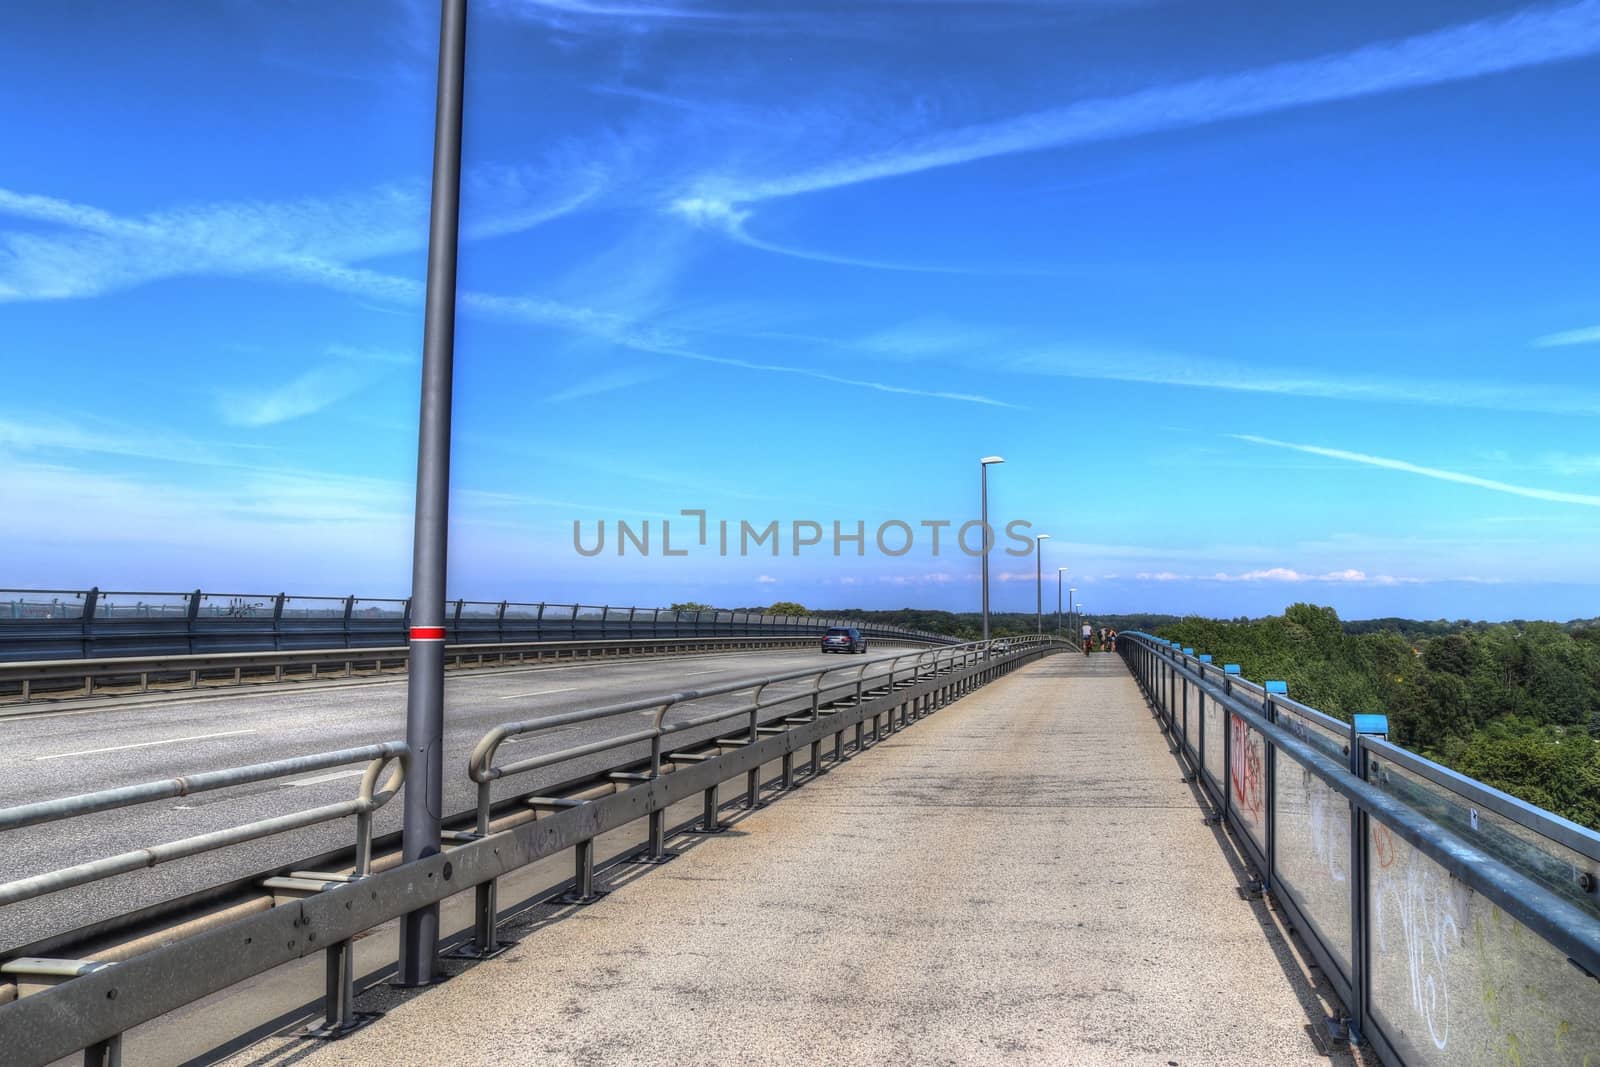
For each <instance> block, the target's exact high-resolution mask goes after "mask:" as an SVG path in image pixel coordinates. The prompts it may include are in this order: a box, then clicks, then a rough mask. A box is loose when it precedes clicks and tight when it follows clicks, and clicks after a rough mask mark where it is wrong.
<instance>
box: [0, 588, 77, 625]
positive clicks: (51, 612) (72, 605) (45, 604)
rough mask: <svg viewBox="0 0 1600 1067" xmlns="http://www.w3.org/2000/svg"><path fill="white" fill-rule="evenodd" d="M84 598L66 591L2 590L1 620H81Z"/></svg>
mask: <svg viewBox="0 0 1600 1067" xmlns="http://www.w3.org/2000/svg"><path fill="white" fill-rule="evenodd" d="M84 596H85V594H84V593H81V592H74V591H71V590H64V589H63V590H57V589H26V590H24V589H6V590H0V619H33V620H38V621H40V622H43V621H45V620H48V619H81V618H83V602H84Z"/></svg>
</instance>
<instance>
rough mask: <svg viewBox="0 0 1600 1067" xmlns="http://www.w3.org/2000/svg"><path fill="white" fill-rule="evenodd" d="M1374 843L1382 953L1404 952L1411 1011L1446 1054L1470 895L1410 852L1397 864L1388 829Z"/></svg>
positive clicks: (1376, 831)
mask: <svg viewBox="0 0 1600 1067" xmlns="http://www.w3.org/2000/svg"><path fill="white" fill-rule="evenodd" d="M1380 834H1381V835H1383V837H1382V838H1381V839H1380ZM1372 839H1373V840H1372V846H1373V849H1372V850H1373V855H1374V856H1375V858H1376V859H1377V864H1376V869H1375V870H1374V871H1373V875H1374V883H1375V888H1376V890H1377V891H1376V893H1375V894H1374V899H1373V906H1374V908H1375V909H1376V914H1375V916H1374V918H1375V919H1376V922H1375V923H1374V926H1375V927H1376V928H1377V934H1378V948H1379V950H1380V951H1381V952H1384V953H1390V952H1395V951H1400V952H1403V953H1404V956H1405V963H1406V971H1407V975H1408V979H1409V987H1410V992H1411V1006H1412V1008H1413V1009H1414V1010H1415V1011H1416V1013H1417V1016H1418V1018H1420V1019H1421V1021H1422V1022H1423V1024H1424V1025H1425V1026H1426V1027H1427V1030H1428V1036H1429V1038H1431V1039H1432V1041H1433V1044H1434V1046H1435V1047H1436V1048H1439V1049H1441V1050H1442V1049H1444V1048H1445V1046H1446V1045H1447V1044H1448V1043H1449V1040H1450V972H1449V964H1450V953H1451V950H1452V949H1454V948H1455V947H1457V946H1458V945H1459V944H1461V941H1462V936H1461V917H1462V914H1463V907H1462V899H1461V897H1462V894H1463V892H1464V890H1463V889H1462V887H1461V886H1460V885H1459V884H1458V883H1457V882H1456V881H1455V880H1454V879H1453V878H1451V877H1450V876H1449V875H1447V874H1445V873H1443V872H1442V871H1440V870H1439V869H1438V868H1437V867H1435V866H1434V865H1433V864H1431V863H1428V862H1425V861H1423V860H1422V859H1421V858H1420V857H1414V856H1412V855H1411V854H1410V850H1409V849H1407V850H1406V855H1405V856H1404V857H1403V862H1399V863H1397V862H1395V861H1396V859H1397V848H1396V843H1395V841H1394V838H1393V835H1392V834H1390V832H1389V830H1388V829H1387V828H1386V827H1383V826H1375V827H1374V828H1373V833H1372ZM1395 926H1398V927H1399V928H1400V937H1401V940H1402V941H1403V942H1404V943H1403V944H1401V945H1394V944H1391V943H1390V941H1391V940H1392V938H1393V936H1394V935H1393V927H1395Z"/></svg>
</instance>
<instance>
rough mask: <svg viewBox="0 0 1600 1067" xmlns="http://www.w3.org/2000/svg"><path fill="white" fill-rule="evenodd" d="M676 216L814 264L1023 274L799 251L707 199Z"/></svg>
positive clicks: (679, 206)
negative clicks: (758, 231) (759, 234)
mask: <svg viewBox="0 0 1600 1067" xmlns="http://www.w3.org/2000/svg"><path fill="white" fill-rule="evenodd" d="M671 210H672V211H673V213H674V214H676V215H679V216H680V217H682V218H684V219H687V220H688V221H690V222H692V223H694V224H695V225H696V226H699V227H701V228H702V229H714V230H717V231H719V232H721V233H723V234H725V235H726V236H727V237H729V238H730V239H731V240H733V241H734V242H735V243H737V244H741V245H744V246H745V247H746V248H754V249H756V250H757V251H760V252H771V253H773V254H774V255H780V256H788V257H790V258H792V259H804V260H809V261H810V262H812V263H831V264H834V265H836V266H843V267H865V268H867V269H869V270H888V271H901V272H904V273H908V274H967V275H971V274H989V273H1020V272H1016V271H1004V272H994V271H986V270H982V269H979V268H973V267H955V266H938V265H936V264H927V263H903V262H898V261H893V260H886V259H868V258H865V257H861V256H846V255H838V254H835V253H832V252H825V251H821V250H818V249H811V248H800V247H797V246H795V245H787V244H781V243H779V242H777V241H769V240H767V239H765V238H762V237H757V236H756V235H755V234H753V233H751V232H750V230H749V228H748V227H747V226H746V225H745V223H746V222H747V221H749V218H750V212H749V211H748V210H744V209H740V208H735V207H734V206H732V205H731V204H728V203H726V202H725V201H721V200H708V199H705V198H703V197H694V196H690V197H684V198H682V199H680V200H676V201H674V202H673V203H672V205H671Z"/></svg>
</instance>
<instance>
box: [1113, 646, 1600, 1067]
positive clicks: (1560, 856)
mask: <svg viewBox="0 0 1600 1067" xmlns="http://www.w3.org/2000/svg"><path fill="white" fill-rule="evenodd" d="M1118 651H1120V652H1121V653H1122V655H1123V656H1124V658H1125V659H1126V660H1127V662H1128V664H1129V666H1130V668H1131V669H1132V671H1133V673H1134V675H1135V677H1136V678H1137V679H1138V680H1139V683H1140V684H1141V686H1142V687H1143V688H1144V690H1145V692H1146V694H1147V695H1148V696H1149V697H1150V700H1151V703H1152V705H1153V706H1154V708H1155V710H1156V713H1157V716H1158V718H1159V720H1160V722H1161V726H1162V728H1163V730H1164V731H1166V733H1167V735H1168V737H1169V739H1170V741H1171V743H1172V745H1173V751H1174V752H1175V753H1177V754H1178V755H1179V756H1180V758H1181V759H1182V760H1183V761H1184V763H1185V764H1186V766H1187V767H1188V768H1189V771H1190V774H1189V775H1188V780H1191V781H1194V782H1195V783H1196V784H1197V785H1198V786H1199V787H1200V789H1201V790H1202V791H1203V793H1204V795H1205V797H1206V798H1207V799H1208V800H1209V801H1210V803H1211V805H1212V806H1213V811H1212V815H1211V817H1210V821H1213V822H1217V821H1225V822H1226V823H1227V824H1228V826H1229V827H1230V828H1231V829H1232V831H1233V836H1234V838H1235V839H1236V840H1237V841H1238V843H1239V845H1240V848H1241V851H1242V852H1243V853H1244V855H1245V856H1246V858H1247V861H1248V863H1249V864H1250V865H1251V867H1252V868H1253V877H1254V881H1253V882H1252V886H1251V888H1252V889H1253V890H1254V891H1256V892H1258V893H1261V892H1266V893H1270V894H1271V895H1272V896H1273V898H1274V899H1275V900H1276V901H1277V903H1278V905H1279V906H1280V907H1281V908H1282V909H1283V910H1284V912H1285V913H1286V914H1287V915H1288V917H1289V919H1290V923H1291V925H1292V926H1293V927H1294V928H1295V929H1296V930H1298V931H1299V932H1300V934H1301V935H1302V938H1303V940H1304V943H1305V944H1306V946H1307V947H1308V949H1309V950H1310V952H1311V955H1312V957H1313V959H1314V960H1315V961H1316V963H1317V965H1318V967H1319V968H1320V969H1321V970H1322V972H1323V974H1324V975H1325V976H1326V977H1327V979H1328V981H1329V982H1330V984H1331V985H1332V987H1333V989H1334V991H1335V992H1336V994H1337V995H1338V997H1339V999H1340V1000H1341V1001H1342V1002H1343V1004H1344V1005H1345V1008H1346V1015H1345V1017H1344V1018H1343V1019H1340V1020H1333V1021H1331V1022H1330V1029H1331V1031H1332V1032H1333V1036H1334V1037H1335V1038H1336V1039H1337V1038H1339V1037H1341V1036H1348V1037H1350V1038H1352V1039H1355V1040H1362V1039H1365V1040H1367V1041H1369V1042H1370V1043H1371V1044H1372V1046H1373V1047H1374V1048H1375V1049H1376V1050H1377V1052H1378V1053H1379V1055H1380V1057H1381V1058H1382V1059H1383V1061H1384V1062H1386V1063H1390V1064H1408V1065H1421V1064H1440V1065H1445V1064H1452V1065H1453V1064H1462V1063H1504V1062H1515V1063H1529V1064H1533V1063H1539V1064H1568V1063H1570V1064H1574V1065H1578V1064H1590V1063H1594V1062H1600V980H1597V978H1596V976H1597V975H1600V896H1597V888H1600V834H1596V833H1594V832H1593V831H1590V830H1586V829H1584V828H1583V827H1580V826H1577V825H1575V824H1573V823H1571V822H1568V821H1567V820H1565V819H1562V818H1560V817H1559V816H1556V815H1553V814H1551V813H1550V812H1547V811H1543V810H1541V809H1539V808H1537V807H1534V806H1533V805H1531V804H1527V803H1525V802H1523V801H1520V800H1517V799H1516V798H1514V797H1511V796H1508V795H1506V794H1504V793H1501V792H1499V791H1498V790H1495V789H1492V788H1490V787H1489V786H1486V785H1484V784H1483V783H1481V782H1476V781H1473V780H1472V779H1469V778H1466V777H1464V776H1462V775H1459V774H1456V773H1455V772H1452V771H1450V770H1448V769H1447V768H1444V767H1441V766H1439V765H1438V764H1435V763H1432V762H1431V761H1429V760H1426V759H1423V758H1422V757H1420V756H1417V755H1416V754H1414V753H1411V752H1408V751H1406V750H1405V749H1403V748H1401V747H1399V746H1398V745H1395V744H1393V743H1391V742H1390V741H1388V739H1387V732H1388V725H1387V719H1386V717H1385V716H1383V715H1357V716H1356V717H1355V719H1354V721H1353V722H1350V723H1345V722H1342V721H1340V720H1338V719H1334V718H1332V717H1330V716H1328V715H1324V714H1322V713H1321V712H1319V711H1317V710H1316V709H1314V708H1309V707H1307V706H1305V705H1303V704H1300V703H1298V702H1296V701H1294V700H1291V699H1290V698H1289V695H1288V692H1287V686H1286V685H1284V683H1282V682H1271V681H1269V682H1266V683H1265V684H1264V685H1258V684H1256V683H1254V682H1250V681H1247V680H1245V679H1244V678H1243V677H1242V676H1241V675H1240V674H1239V668H1238V666H1237V665H1234V664H1226V665H1222V666H1218V665H1216V664H1214V663H1212V662H1211V660H1212V657H1211V656H1209V655H1204V654H1199V655H1197V654H1196V653H1195V650H1194V649H1192V648H1179V647H1177V646H1176V645H1174V644H1173V643H1171V642H1168V641H1164V640H1162V639H1160V638H1155V637H1151V636H1149V635H1147V634H1135V633H1123V634H1120V635H1118Z"/></svg>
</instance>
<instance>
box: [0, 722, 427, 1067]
mask: <svg viewBox="0 0 1600 1067" xmlns="http://www.w3.org/2000/svg"><path fill="white" fill-rule="evenodd" d="M409 761H410V750H409V749H408V748H407V747H406V744H405V742H403V741H386V742H382V743H380V744H375V745H363V746H360V747H358V748H347V749H341V750H339V751H336V752H323V753H318V754H316V755H311V756H297V757H295V758H292V759H284V760H275V761H273V762H271V763H257V764H253V765H251V766H248V767H233V768H229V769H226V770H220V771H203V772H201V773H198V774H191V775H185V776H183V777H181V778H170V779H165V780H161V781H154V782H145V783H142V784H140V785H131V786H122V787H119V788H116V789H103V790H100V791H99V792H95V793H85V794H82V795H79V796H73V797H65V798H63V799H60V800H47V801H41V802H39V803H35V804H24V805H21V806H18V807H13V808H7V809H5V810H0V833H4V832H5V831H7V830H19V829H22V828H24V827H29V826H41V825H56V824H59V823H62V822H65V821H67V820H69V819H74V818H78V817H80V816H85V815H94V814H98V813H101V812H107V811H114V810H118V809H122V808H130V807H135V806H138V805H140V804H149V803H151V802H152V801H157V800H170V799H172V798H175V797H188V796H194V795H195V794H197V793H207V792H212V791H214V790H218V789H228V788H232V787H235V786H241V785H250V784H254V783H257V782H266V781H272V780H274V779H279V778H288V777H292V776H294V775H300V774H305V773H307V772H310V771H320V770H326V769H328V768H330V767H343V766H347V765H349V764H352V763H366V764H367V768H366V772H365V773H364V774H363V775H362V776H361V787H360V789H359V791H358V792H357V794H356V796H355V797H354V798H353V799H351V800H344V801H339V802H338V803H334V804H324V805H321V806H319V807H315V808H308V809H306V810H304V811H297V812H291V813H289V814H286V815H277V816H274V817H272V818H269V819H257V820H255V821H253V822H249V823H245V824H244V825H242V826H233V827H228V828H226V829H222V830H215V831H212V832H210V833H205V834H198V835H196V836H193V837H187V838H184V839H182V840H179V841H170V842H166V843H163V844H158V845H151V846H148V847H145V848H138V849H133V850H131V851H128V852H123V853H120V854H118V855H115V856H107V857H103V858H101V859H95V860H89V861H87V862H83V863H78V864H74V865H72V866H70V867H62V868H59V869H57V870H54V871H48V872H46V873H43V874H37V875H33V876H31V877H27V878H19V879H16V880H14V881H10V882H5V883H3V884H0V907H4V906H5V905H7V904H15V903H17V902H19V901H24V900H31V899H33V898H35V897H40V896H44V895H46V894H49V893H57V892H61V891H62V890H65V889H71V888H73V887H75V886H81V885H87V884H89V883H91V882H98V881H102V880H104V879H107V878H112V877H115V876H116V875H119V874H127V873H129V872H132V871H137V870H143V869H145V868H149V867H154V866H156V865H158V864H161V863H167V862H170V861H172V860H176V859H182V858H184V857H188V856H197V855H200V854H201V853H205V852H213V851H216V850H217V849H222V848H227V847H229V846H230V845H239V844H244V843H245V842H247V841H258V840H260V839H261V838H264V837H271V836H274V835H276V834H283V833H288V832H290V831H292V830H299V829H303V828H305V827H308V826H316V825H318V824H320V823H325V822H334V821H336V820H339V819H344V818H348V817H350V816H354V817H355V820H356V833H355V837H356V844H355V861H354V865H353V874H351V875H350V876H348V877H345V876H340V875H317V874H307V873H301V874H300V875H299V876H298V878H296V877H293V876H292V877H291V878H290V879H287V880H280V881H281V882H283V884H280V885H272V884H268V885H267V887H266V888H269V889H280V890H289V891H291V892H292V891H293V890H294V889H295V888H296V886H295V885H294V884H293V883H295V882H296V881H298V882H308V881H309V880H312V879H326V878H337V879H339V880H341V881H346V882H356V881H359V880H361V879H362V878H365V877H366V876H367V874H368V873H369V871H370V869H371V861H372V815H373V813H374V812H376V811H377V810H378V809H379V808H382V807H383V806H384V805H385V804H387V803H388V802H389V801H390V800H391V799H393V798H394V796H395V794H396V793H398V792H399V791H400V788H401V786H402V785H403V784H404V783H405V772H406V766H407V764H408V763H409ZM390 764H393V765H394V766H393V769H392V770H391V771H390V772H389V776H388V778H387V780H383V781H382V784H381V785H380V780H381V779H383V772H384V769H385V768H387V767H389V765H390ZM309 888H311V889H312V891H316V889H319V888H320V886H310V887H309ZM325 951H326V953H327V958H328V976H329V977H328V988H327V1018H326V1022H325V1024H324V1027H325V1029H326V1030H327V1032H329V1033H333V1032H340V1031H342V1030H345V1029H348V1028H349V1027H350V1026H352V1025H353V1004H354V981H355V971H354V966H353V957H352V952H351V945H350V942H349V941H348V940H344V941H341V942H339V943H336V944H332V945H329V946H327V948H326V949H325ZM111 966H114V963H112V962H108V961H106V960H103V959H101V960H95V959H62V958H39V957H21V958H16V959H10V960H7V961H6V962H4V963H3V964H0V975H4V976H6V977H7V978H10V979H11V980H12V983H13V984H14V989H15V994H14V995H16V996H19V997H21V996H27V995H29V994H30V993H34V994H37V993H38V992H42V991H44V990H46V989H49V988H52V987H54V986H56V985H59V984H60V983H61V982H64V981H66V980H68V979H71V978H76V977H79V976H81V975H85V974H93V973H95V972H96V971H99V970H101V969H104V968H106V967H111ZM120 1040H121V1039H120V1035H111V1036H110V1037H107V1038H105V1039H104V1040H102V1041H99V1042H97V1043H96V1044H95V1045H94V1046H93V1047H91V1048H90V1049H89V1052H88V1055H87V1056H86V1061H87V1062H111V1063H115V1062H117V1060H118V1058H119V1055H120V1047H119V1046H120ZM0 1050H3V1046H0Z"/></svg>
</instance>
